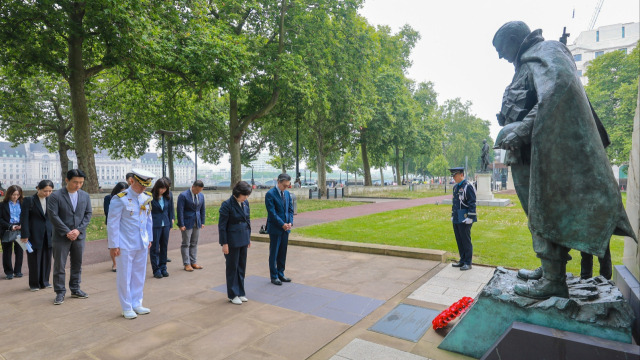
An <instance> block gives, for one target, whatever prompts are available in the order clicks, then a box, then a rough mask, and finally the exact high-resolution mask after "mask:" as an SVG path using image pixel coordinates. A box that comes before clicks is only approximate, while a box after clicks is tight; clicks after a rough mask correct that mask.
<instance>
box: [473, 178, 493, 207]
mask: <svg viewBox="0 0 640 360" xmlns="http://www.w3.org/2000/svg"><path fill="white" fill-rule="evenodd" d="M476 181H477V185H478V190H477V191H476V200H493V193H492V192H491V174H490V173H480V174H477V175H476Z"/></svg>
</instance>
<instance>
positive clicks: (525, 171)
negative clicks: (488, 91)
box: [493, 21, 637, 299]
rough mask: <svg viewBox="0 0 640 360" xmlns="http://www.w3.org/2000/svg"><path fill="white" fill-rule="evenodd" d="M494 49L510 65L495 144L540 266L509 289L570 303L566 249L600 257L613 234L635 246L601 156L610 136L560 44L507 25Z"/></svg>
mask: <svg viewBox="0 0 640 360" xmlns="http://www.w3.org/2000/svg"><path fill="white" fill-rule="evenodd" d="M493 46H494V47H495V48H496V50H497V52H498V54H499V56H500V58H501V59H505V60H507V61H508V62H510V63H513V64H514V66H515V75H514V77H513V80H512V82H511V84H510V85H509V86H507V88H506V90H505V92H504V96H503V98H502V108H501V110H500V113H499V114H498V122H499V124H500V125H501V126H504V127H503V129H502V130H501V131H500V134H499V135H498V138H497V139H496V146H497V147H500V148H502V149H506V150H508V151H507V154H506V156H505V162H506V163H507V165H511V171H512V175H513V181H514V186H515V188H516V193H517V194H518V198H519V199H520V202H521V203H522V207H523V208H524V211H525V213H526V214H527V217H528V220H529V230H530V231H531V235H532V238H533V250H534V251H535V252H536V254H537V256H538V257H539V258H540V262H541V267H540V268H538V269H536V270H534V271H528V270H520V272H519V273H518V276H519V277H521V278H524V279H527V280H534V281H529V282H527V283H526V284H521V285H516V286H515V288H514V291H515V293H517V294H518V295H521V296H526V297H530V298H536V299H547V298H549V297H551V296H559V297H564V298H568V297H569V290H568V287H567V283H566V265H567V261H568V260H570V259H571V257H570V256H569V250H570V249H577V250H579V251H583V252H586V253H589V254H593V255H596V256H598V257H603V256H604V254H605V251H606V249H607V247H608V245H609V240H610V238H611V235H612V234H615V235H624V236H629V237H632V238H634V239H635V240H636V241H637V239H636V236H635V234H634V232H633V230H632V228H631V225H630V224H629V220H628V218H627V214H626V213H625V211H624V208H623V206H622V199H621V197H620V191H619V189H618V186H617V183H616V180H615V178H614V175H613V171H612V170H611V165H610V164H609V160H608V159H607V155H606V153H605V147H606V146H608V145H609V136H608V135H607V133H606V131H605V129H604V127H603V126H602V123H601V122H600V120H599V119H598V117H597V115H596V114H595V112H594V111H593V109H592V107H591V104H590V103H589V100H588V99H587V96H586V93H585V91H584V88H583V86H582V83H581V82H580V79H579V77H578V75H577V71H576V67H575V64H574V62H573V56H572V55H571V53H570V52H569V50H568V49H567V48H566V46H565V45H564V44H562V43H560V42H558V41H545V40H544V38H543V37H542V30H535V31H533V32H532V31H530V30H529V27H528V26H527V25H526V24H525V23H523V22H520V21H512V22H508V23H506V24H504V25H503V26H502V27H501V28H500V29H499V30H498V31H497V32H496V34H495V36H494V38H493Z"/></svg>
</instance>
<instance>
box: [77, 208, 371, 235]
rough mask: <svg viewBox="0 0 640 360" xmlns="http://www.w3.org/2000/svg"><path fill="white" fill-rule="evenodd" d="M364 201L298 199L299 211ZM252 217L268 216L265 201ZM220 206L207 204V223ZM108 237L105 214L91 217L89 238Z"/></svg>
mask: <svg viewBox="0 0 640 360" xmlns="http://www.w3.org/2000/svg"><path fill="white" fill-rule="evenodd" d="M362 204H364V203H363V202H357V201H340V200H309V199H302V200H298V213H302V212H307V211H315V210H322V209H333V208H340V207H347V206H355V205H362ZM250 207H251V218H252V219H259V218H265V217H267V209H266V208H265V206H264V202H260V203H252V204H251V205H250ZM219 209H220V206H207V210H206V215H205V224H206V225H213V224H217V223H218V210H219ZM106 238H107V228H106V225H105V224H104V216H94V217H92V218H91V222H90V223H89V227H88V228H87V240H88V241H92V240H99V239H106Z"/></svg>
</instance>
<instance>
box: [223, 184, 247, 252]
mask: <svg viewBox="0 0 640 360" xmlns="http://www.w3.org/2000/svg"><path fill="white" fill-rule="evenodd" d="M243 204H244V209H243V208H242V207H240V204H238V200H236V198H235V197H233V196H231V197H230V198H229V199H228V200H225V201H224V202H223V203H222V205H220V218H219V219H218V234H219V240H218V242H219V243H220V245H224V244H228V245H229V246H230V247H242V246H247V245H249V243H250V242H251V210H250V209H249V201H247V200H245V201H244V203H243Z"/></svg>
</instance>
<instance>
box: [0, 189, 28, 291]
mask: <svg viewBox="0 0 640 360" xmlns="http://www.w3.org/2000/svg"><path fill="white" fill-rule="evenodd" d="M21 206H22V188H21V187H20V186H18V185H11V186H9V188H8V189H7V192H6V193H5V195H4V200H2V203H0V232H2V267H3V268H4V274H5V276H6V277H5V279H7V280H11V279H13V278H14V277H17V278H19V277H22V259H23V257H24V250H22V247H21V246H20V245H18V244H17V243H14V242H15V241H14V239H11V241H6V240H9V239H7V238H8V236H5V233H6V232H7V231H17V230H20V229H21V228H22V227H21V226H20V213H21V212H22V209H21ZM19 237H20V236H18V238H19ZM5 239H6V240H5ZM17 240H18V241H20V240H19V239H17ZM12 249H13V252H14V253H15V260H16V262H15V264H12V263H11V252H12Z"/></svg>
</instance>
